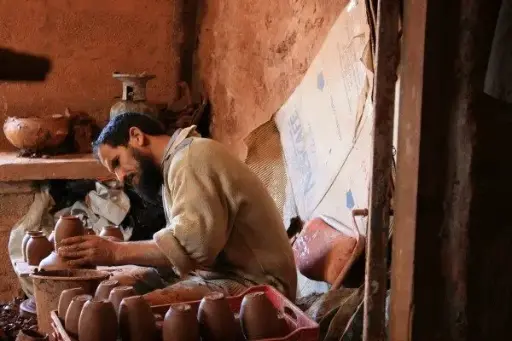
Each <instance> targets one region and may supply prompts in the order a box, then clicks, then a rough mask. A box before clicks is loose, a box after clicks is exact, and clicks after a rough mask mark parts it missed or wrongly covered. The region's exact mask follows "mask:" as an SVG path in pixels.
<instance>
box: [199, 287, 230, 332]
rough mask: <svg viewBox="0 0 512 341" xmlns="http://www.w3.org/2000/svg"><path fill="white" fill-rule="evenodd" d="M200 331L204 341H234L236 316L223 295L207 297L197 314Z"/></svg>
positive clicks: (218, 293)
mask: <svg viewBox="0 0 512 341" xmlns="http://www.w3.org/2000/svg"><path fill="white" fill-rule="evenodd" d="M197 319H198V321H199V330H200V333H201V338H202V339H203V340H204V341H234V340H235V338H236V324H235V316H234V314H233V312H232V311H231V308H230V307H229V303H228V301H227V300H226V298H225V297H224V294H223V293H220V292H217V293H212V294H209V295H206V296H205V297H204V298H203V299H202V300H201V303H200V304H199V310H198V312H197Z"/></svg>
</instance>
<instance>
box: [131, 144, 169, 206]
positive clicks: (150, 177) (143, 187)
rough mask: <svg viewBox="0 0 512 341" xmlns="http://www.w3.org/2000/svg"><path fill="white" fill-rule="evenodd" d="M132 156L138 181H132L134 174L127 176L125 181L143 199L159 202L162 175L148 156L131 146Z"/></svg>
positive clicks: (154, 202) (153, 202)
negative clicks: (136, 167) (135, 182)
mask: <svg viewBox="0 0 512 341" xmlns="http://www.w3.org/2000/svg"><path fill="white" fill-rule="evenodd" d="M132 155H133V158H134V159H135V160H136V161H137V163H138V168H139V170H138V176H139V181H138V183H137V184H134V183H133V177H134V174H132V175H130V176H129V177H128V181H127V183H128V184H129V185H130V186H131V187H132V188H133V189H134V190H135V192H136V193H137V194H138V195H139V196H140V197H141V198H142V199H143V200H145V201H147V202H150V203H152V204H157V203H158V202H159V199H160V196H161V190H162V184H163V175H162V171H161V170H160V168H159V167H157V166H156V165H155V164H154V162H153V160H151V158H150V157H148V156H145V155H142V154H141V153H140V152H139V151H138V150H136V149H133V148H132Z"/></svg>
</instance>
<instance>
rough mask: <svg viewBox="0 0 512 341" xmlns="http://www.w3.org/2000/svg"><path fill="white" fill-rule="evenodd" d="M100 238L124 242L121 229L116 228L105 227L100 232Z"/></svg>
mask: <svg viewBox="0 0 512 341" xmlns="http://www.w3.org/2000/svg"><path fill="white" fill-rule="evenodd" d="M100 236H101V237H111V239H117V240H119V241H124V235H123V232H122V231H121V229H120V228H119V227H117V226H105V227H104V228H103V229H102V230H101V232H100Z"/></svg>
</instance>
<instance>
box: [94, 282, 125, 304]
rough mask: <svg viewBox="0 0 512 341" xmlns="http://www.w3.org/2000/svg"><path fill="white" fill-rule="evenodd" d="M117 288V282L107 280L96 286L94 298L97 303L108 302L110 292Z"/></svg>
mask: <svg viewBox="0 0 512 341" xmlns="http://www.w3.org/2000/svg"><path fill="white" fill-rule="evenodd" d="M117 286H119V282H118V281H116V280H115V279H107V280H106V281H103V282H101V283H100V285H98V288H96V293H95V294H94V298H95V299H97V300H98V301H101V300H108V297H109V295H110V292H111V291H112V289H114V288H115V287H117Z"/></svg>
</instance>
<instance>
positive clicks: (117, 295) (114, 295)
mask: <svg viewBox="0 0 512 341" xmlns="http://www.w3.org/2000/svg"><path fill="white" fill-rule="evenodd" d="M136 295H137V293H136V292H135V290H134V289H133V287H130V286H119V287H115V288H113V289H112V291H110V295H109V296H108V300H109V301H110V302H112V305H113V306H114V310H115V311H116V314H118V315H119V305H120V304H121V301H122V300H123V299H124V298H126V297H131V296H136Z"/></svg>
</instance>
